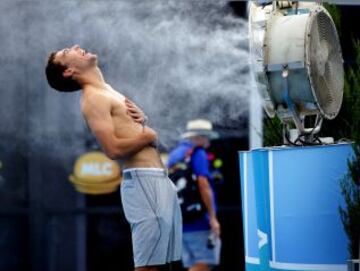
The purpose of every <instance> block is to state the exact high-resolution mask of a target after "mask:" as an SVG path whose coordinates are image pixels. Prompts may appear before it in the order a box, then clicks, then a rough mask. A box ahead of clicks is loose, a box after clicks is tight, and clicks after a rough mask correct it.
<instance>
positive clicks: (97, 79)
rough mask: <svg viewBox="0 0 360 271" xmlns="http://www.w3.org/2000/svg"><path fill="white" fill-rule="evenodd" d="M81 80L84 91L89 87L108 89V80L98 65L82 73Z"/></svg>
mask: <svg viewBox="0 0 360 271" xmlns="http://www.w3.org/2000/svg"><path fill="white" fill-rule="evenodd" d="M79 81H80V82H81V86H82V89H83V90H84V91H86V90H87V89H97V90H103V89H106V82H105V80H104V77H103V75H102V73H101V70H100V69H99V68H98V67H96V68H94V69H91V70H89V71H87V72H86V73H84V74H82V75H81V78H79Z"/></svg>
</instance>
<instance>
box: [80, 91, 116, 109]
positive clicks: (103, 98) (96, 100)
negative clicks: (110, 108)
mask: <svg viewBox="0 0 360 271" xmlns="http://www.w3.org/2000/svg"><path fill="white" fill-rule="evenodd" d="M110 104H111V97H109V96H108V95H106V94H105V93H102V92H92V93H89V94H86V95H85V94H83V95H82V97H81V103H80V105H81V111H82V112H83V113H86V112H88V111H89V110H93V109H96V108H99V107H104V106H106V105H110Z"/></svg>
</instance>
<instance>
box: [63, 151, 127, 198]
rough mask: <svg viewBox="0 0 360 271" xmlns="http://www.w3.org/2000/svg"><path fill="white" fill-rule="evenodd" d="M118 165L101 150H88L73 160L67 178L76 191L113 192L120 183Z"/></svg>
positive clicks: (90, 192) (89, 192) (92, 192)
mask: <svg viewBox="0 0 360 271" xmlns="http://www.w3.org/2000/svg"><path fill="white" fill-rule="evenodd" d="M120 179H121V171H120V166H119V165H118V163H116V162H115V161H113V160H111V159H109V158H107V157H106V156H105V154H103V153H102V152H89V153H86V154H84V155H82V156H80V157H79V158H78V159H77V161H76V162H75V166H74V173H73V174H72V175H71V176H70V177H69V180H70V181H71V182H72V183H73V184H74V185H75V188H76V190H77V191H79V192H82V193H87V194H105V193H111V192H114V191H115V190H116V189H117V187H118V186H119V184H120Z"/></svg>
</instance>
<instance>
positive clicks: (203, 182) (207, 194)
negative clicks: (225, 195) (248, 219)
mask: <svg viewBox="0 0 360 271" xmlns="http://www.w3.org/2000/svg"><path fill="white" fill-rule="evenodd" d="M198 182H199V191H200V195H201V199H202V201H203V202H204V205H205V207H206V210H207V211H208V214H209V217H216V212H215V206H214V199H213V193H212V190H211V188H210V185H209V182H208V180H207V178H205V177H202V176H199V177H198Z"/></svg>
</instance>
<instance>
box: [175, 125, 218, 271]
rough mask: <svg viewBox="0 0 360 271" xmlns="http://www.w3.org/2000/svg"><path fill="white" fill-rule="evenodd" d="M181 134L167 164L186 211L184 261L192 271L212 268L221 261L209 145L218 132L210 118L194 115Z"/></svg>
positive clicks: (186, 266)
mask: <svg viewBox="0 0 360 271" xmlns="http://www.w3.org/2000/svg"><path fill="white" fill-rule="evenodd" d="M181 137H182V140H181V141H180V142H179V144H178V145H177V146H176V147H175V148H174V149H173V150H172V151H171V152H170V154H169V158H168V168H169V177H170V178H171V179H172V180H173V181H174V183H175V185H176V186H177V190H178V196H179V201H180V206H181V210H182V215H183V253H182V262H183V266H184V267H185V268H187V269H188V270H190V271H206V270H211V269H212V267H214V266H216V265H218V264H219V259H220V248H221V240H220V224H219V221H218V219H217V215H216V200H215V194H214V185H213V178H212V173H211V169H210V163H209V160H208V158H209V156H208V153H207V152H206V149H207V148H208V147H209V146H210V140H211V139H215V138H217V137H218V134H217V133H216V132H214V131H213V129H212V123H211V122H210V121H208V120H204V119H195V120H191V121H189V122H188V123H187V126H186V131H185V133H183V134H182V136H181ZM211 158H213V157H211Z"/></svg>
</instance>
